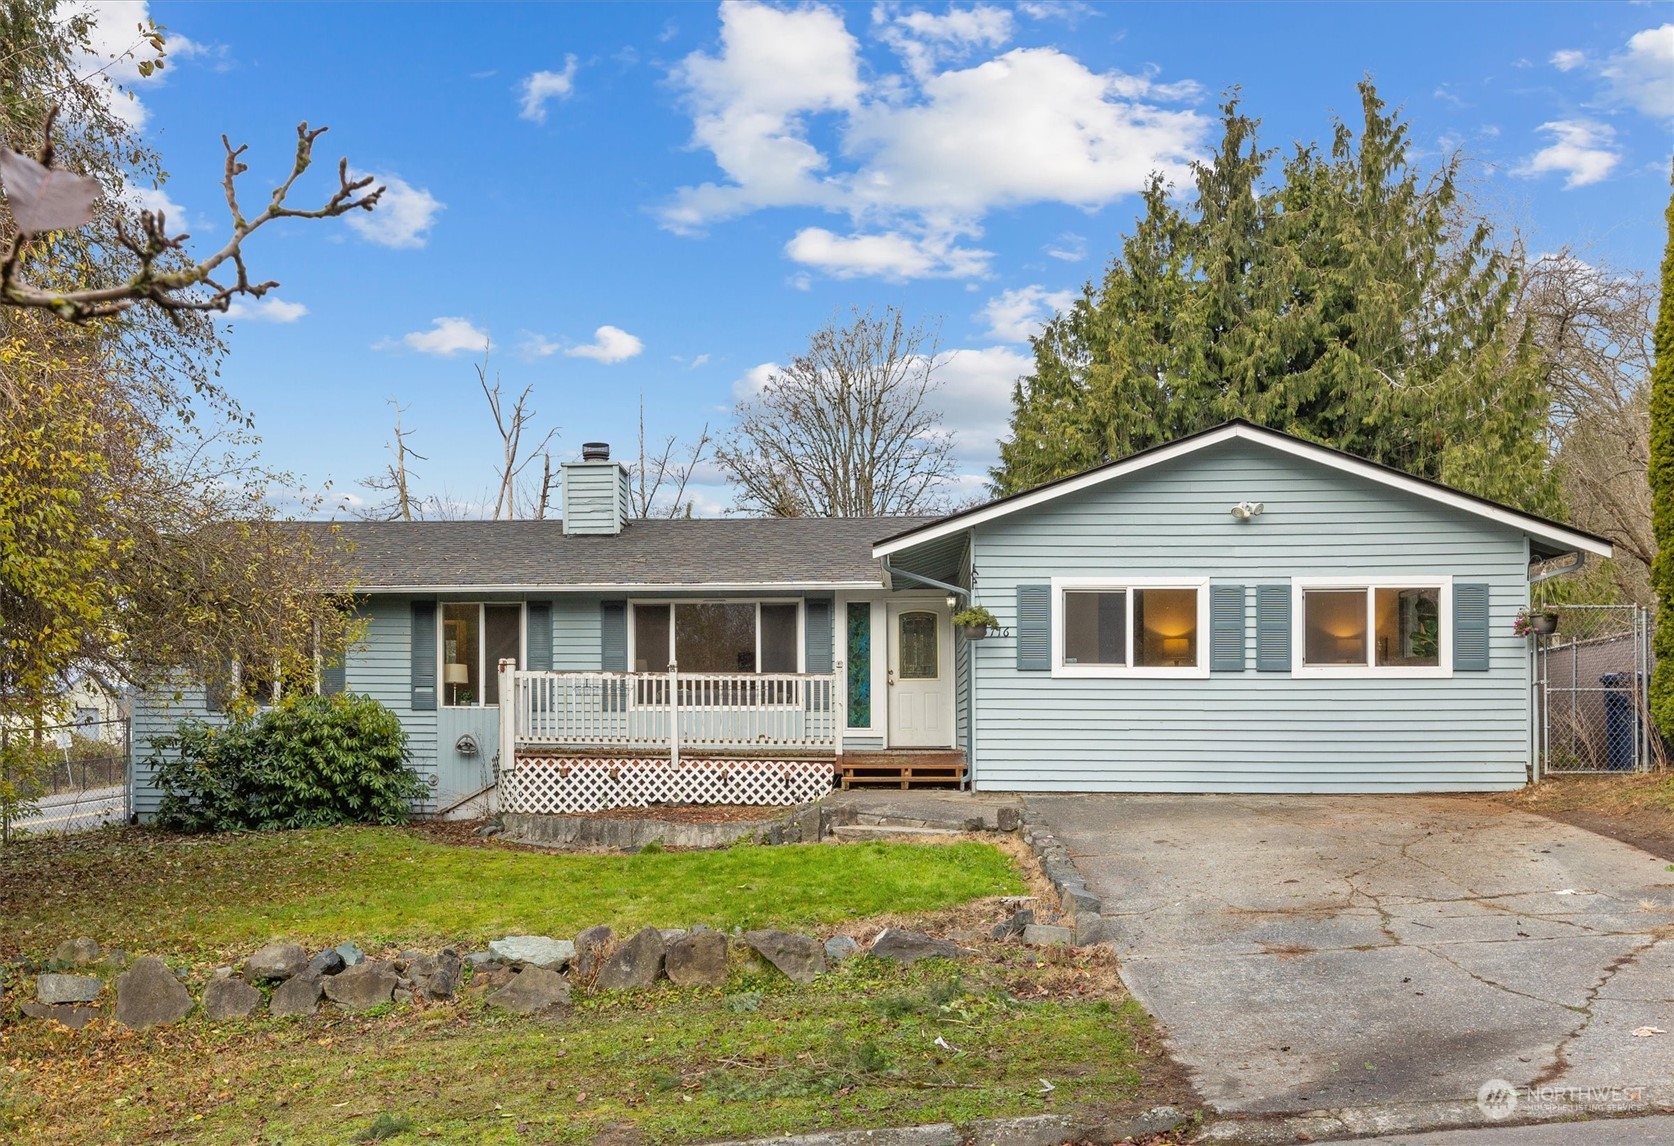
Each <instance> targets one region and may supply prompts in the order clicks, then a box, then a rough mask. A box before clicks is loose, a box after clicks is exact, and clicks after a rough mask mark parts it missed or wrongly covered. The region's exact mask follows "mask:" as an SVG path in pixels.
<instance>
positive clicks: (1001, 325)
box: [982, 284, 1076, 342]
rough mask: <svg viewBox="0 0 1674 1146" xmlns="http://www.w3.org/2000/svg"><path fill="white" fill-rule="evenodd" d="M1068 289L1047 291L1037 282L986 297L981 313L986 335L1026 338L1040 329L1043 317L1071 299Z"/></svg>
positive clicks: (1007, 339) (1063, 307)
mask: <svg viewBox="0 0 1674 1146" xmlns="http://www.w3.org/2000/svg"><path fill="white" fill-rule="evenodd" d="M1075 299H1076V293H1075V292H1074V291H1072V290H1060V291H1049V290H1047V289H1046V288H1045V287H1043V286H1040V285H1038V284H1034V285H1030V286H1026V287H1019V288H1018V289H1017V290H1008V291H1003V292H1001V294H1000V295H999V296H998V297H997V298H991V299H989V300H988V305H987V306H985V307H983V308H982V317H983V318H984V319H985V320H987V322H988V337H989V338H997V339H999V340H1001V341H1002V342H1028V341H1029V339H1030V338H1032V337H1034V336H1035V335H1037V334H1039V333H1040V328H1041V326H1042V325H1044V324H1045V322H1046V320H1047V319H1049V318H1051V317H1052V316H1053V315H1054V314H1056V313H1057V312H1058V311H1061V310H1068V309H1069V308H1070V306H1071V305H1072V304H1073V303H1074V302H1075Z"/></svg>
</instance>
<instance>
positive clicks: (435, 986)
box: [407, 947, 465, 999]
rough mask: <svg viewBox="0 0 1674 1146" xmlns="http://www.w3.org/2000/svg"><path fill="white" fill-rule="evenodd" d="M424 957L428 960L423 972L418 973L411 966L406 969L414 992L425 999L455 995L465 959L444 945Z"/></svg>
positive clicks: (457, 991) (446, 997)
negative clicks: (439, 949) (437, 950)
mask: <svg viewBox="0 0 1674 1146" xmlns="http://www.w3.org/2000/svg"><path fill="white" fill-rule="evenodd" d="M425 958H426V959H428V960H429V962H428V963H427V964H426V965H425V967H426V970H425V973H424V974H419V973H418V972H417V971H415V970H414V969H413V968H412V967H411V966H409V967H408V970H407V974H408V975H409V976H410V977H411V978H412V981H413V991H414V993H415V994H417V995H420V996H422V997H424V998H427V999H451V998H453V997H454V996H455V995H457V994H458V993H459V981H460V979H461V978H462V977H463V976H464V972H465V961H464V960H463V959H461V958H460V957H459V952H457V951H455V950H454V949H453V948H451V947H444V948H443V949H442V950H441V951H439V952H437V953H436V954H435V955H427V956H425Z"/></svg>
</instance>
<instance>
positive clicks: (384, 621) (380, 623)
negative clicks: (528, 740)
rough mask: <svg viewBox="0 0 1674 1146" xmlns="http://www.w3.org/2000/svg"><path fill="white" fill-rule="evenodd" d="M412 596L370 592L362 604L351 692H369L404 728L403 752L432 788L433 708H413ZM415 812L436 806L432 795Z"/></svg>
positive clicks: (350, 667) (351, 663)
mask: <svg viewBox="0 0 1674 1146" xmlns="http://www.w3.org/2000/svg"><path fill="white" fill-rule="evenodd" d="M412 601H413V599H412V598H411V597H373V598H370V599H369V600H367V601H366V602H365V603H364V604H363V605H362V606H361V612H362V615H363V616H365V617H366V620H367V625H366V636H365V638H364V639H363V640H362V641H361V643H360V645H359V646H358V647H356V648H354V649H351V650H350V651H349V663H348V666H347V671H346V675H347V679H348V689H349V691H350V692H353V693H359V694H361V695H363V696H370V697H371V698H372V699H374V700H376V701H377V702H378V703H380V704H382V705H383V706H384V707H386V708H388V709H389V710H390V711H391V712H393V713H395V715H396V716H398V717H400V718H401V726H402V727H403V728H405V729H406V730H407V751H408V752H409V753H410V754H411V755H412V758H413V760H412V763H413V768H414V770H415V771H417V772H418V774H419V776H420V777H421V778H422V779H423V780H424V781H425V783H426V786H427V787H429V789H430V791H431V792H433V793H434V792H436V791H437V790H438V787H439V785H440V782H441V777H440V775H439V774H438V769H437V758H436V716H437V714H436V712H435V710H433V709H432V710H429V711H424V712H415V711H414V710H413V682H412V654H413V614H412ZM413 809H414V811H418V812H432V811H435V810H436V804H435V801H434V799H431V800H426V801H425V802H424V803H421V804H415V805H414V806H413Z"/></svg>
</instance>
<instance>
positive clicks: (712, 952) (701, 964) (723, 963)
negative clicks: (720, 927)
mask: <svg viewBox="0 0 1674 1146" xmlns="http://www.w3.org/2000/svg"><path fill="white" fill-rule="evenodd" d="M663 969H664V970H665V971H666V972H667V973H668V977H669V980H670V981H671V982H673V983H674V984H675V986H678V987H724V986H725V985H726V981H727V937H726V936H725V935H722V934H721V933H720V932H719V931H707V930H706V931H693V932H690V933H683V934H682V935H681V936H680V938H678V939H676V940H674V941H673V942H672V943H670V944H669V945H668V951H667V954H666V956H665V958H664V962H663Z"/></svg>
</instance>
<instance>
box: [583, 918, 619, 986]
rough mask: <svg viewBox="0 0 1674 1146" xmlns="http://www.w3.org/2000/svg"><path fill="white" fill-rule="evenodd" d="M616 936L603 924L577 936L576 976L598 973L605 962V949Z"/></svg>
mask: <svg viewBox="0 0 1674 1146" xmlns="http://www.w3.org/2000/svg"><path fill="white" fill-rule="evenodd" d="M615 936H616V933H615V932H613V931H612V930H611V929H610V928H609V927H607V926H606V925H605V924H603V923H601V924H599V925H598V926H597V927H589V928H588V929H587V930H586V931H583V932H582V933H581V934H579V935H577V936H576V937H575V964H574V967H575V972H576V974H578V975H591V974H592V973H593V972H594V971H597V970H598V969H599V964H600V963H601V962H602V961H603V960H604V953H605V949H606V948H608V947H609V946H610V941H611V940H612V939H613V938H615Z"/></svg>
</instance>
